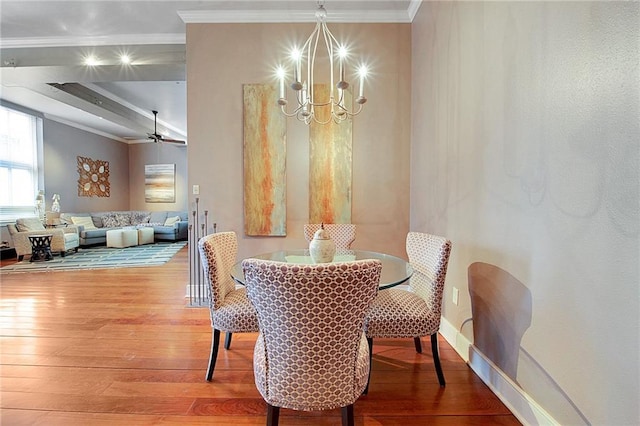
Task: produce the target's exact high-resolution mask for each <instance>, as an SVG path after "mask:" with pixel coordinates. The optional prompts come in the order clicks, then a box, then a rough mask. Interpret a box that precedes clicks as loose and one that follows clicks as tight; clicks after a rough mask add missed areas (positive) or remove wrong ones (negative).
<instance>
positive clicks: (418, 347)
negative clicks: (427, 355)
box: [413, 337, 422, 354]
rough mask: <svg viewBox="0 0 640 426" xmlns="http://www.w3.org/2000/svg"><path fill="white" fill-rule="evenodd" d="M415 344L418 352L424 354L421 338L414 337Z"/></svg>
mask: <svg viewBox="0 0 640 426" xmlns="http://www.w3.org/2000/svg"><path fill="white" fill-rule="evenodd" d="M413 344H414V345H415V347H416V352H418V353H419V354H421V353H422V342H421V341H420V337H414V338H413Z"/></svg>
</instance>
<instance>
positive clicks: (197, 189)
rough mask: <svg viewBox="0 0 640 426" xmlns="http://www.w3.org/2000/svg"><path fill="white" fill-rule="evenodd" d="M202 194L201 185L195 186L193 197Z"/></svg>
mask: <svg viewBox="0 0 640 426" xmlns="http://www.w3.org/2000/svg"><path fill="white" fill-rule="evenodd" d="M198 194H200V185H193V195H198Z"/></svg>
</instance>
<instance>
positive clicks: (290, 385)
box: [242, 259, 382, 425]
mask: <svg viewBox="0 0 640 426" xmlns="http://www.w3.org/2000/svg"><path fill="white" fill-rule="evenodd" d="M242 266H243V269H244V276H245V283H246V286H247V295H248V297H249V300H251V303H253V305H254V306H255V308H256V311H257V312H258V323H259V324H260V334H259V335H258V340H257V341H256V346H255V350H254V354H253V371H254V375H255V381H256V386H257V388H258V391H260V394H261V395H262V397H263V398H264V400H265V401H266V403H267V406H268V411H267V424H268V425H277V424H278V416H279V412H280V408H281V407H282V408H288V409H293V410H303V411H316V410H329V409H334V408H337V407H342V424H343V425H347V424H351V425H352V424H353V403H354V402H355V401H356V400H357V399H358V398H359V397H360V395H361V394H362V391H363V390H364V388H365V386H366V384H367V377H368V375H369V362H370V357H369V348H368V345H367V340H366V337H365V335H364V333H363V331H362V325H363V319H364V315H365V313H366V311H367V310H368V309H369V307H370V305H371V302H372V301H373V299H374V298H375V295H376V293H377V291H378V284H379V282H380V272H381V270H382V264H381V262H380V261H379V260H371V259H369V260H359V261H353V262H344V263H332V264H313V265H299V264H289V263H284V262H275V261H268V260H258V259H246V260H244V261H243V262H242Z"/></svg>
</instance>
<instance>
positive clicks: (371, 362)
mask: <svg viewBox="0 0 640 426" xmlns="http://www.w3.org/2000/svg"><path fill="white" fill-rule="evenodd" d="M367 343H368V344H369V376H367V386H366V387H365V388H364V392H362V393H363V395H366V394H367V393H369V382H370V381H371V370H372V369H373V337H367Z"/></svg>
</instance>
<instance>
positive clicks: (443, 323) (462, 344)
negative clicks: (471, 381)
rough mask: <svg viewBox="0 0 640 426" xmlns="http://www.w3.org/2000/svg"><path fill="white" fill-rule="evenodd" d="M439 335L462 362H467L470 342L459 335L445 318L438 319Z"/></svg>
mask: <svg viewBox="0 0 640 426" xmlns="http://www.w3.org/2000/svg"><path fill="white" fill-rule="evenodd" d="M440 334H441V335H442V337H444V339H445V340H446V341H447V343H449V344H450V345H451V346H452V347H453V349H454V350H455V351H456V352H457V353H458V355H460V357H461V358H462V359H463V360H464V362H469V346H471V342H470V341H469V340H468V339H467V338H466V337H465V336H464V335H463V334H462V333H460V332H459V331H458V330H457V329H456V328H455V327H454V326H453V324H451V323H450V322H449V321H448V320H447V319H446V318H445V317H441V318H440Z"/></svg>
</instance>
